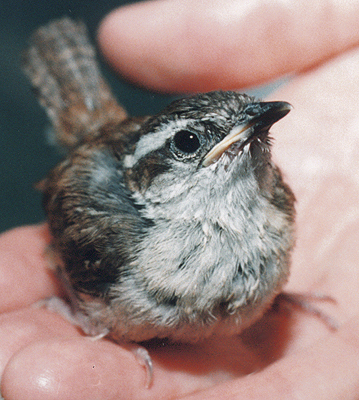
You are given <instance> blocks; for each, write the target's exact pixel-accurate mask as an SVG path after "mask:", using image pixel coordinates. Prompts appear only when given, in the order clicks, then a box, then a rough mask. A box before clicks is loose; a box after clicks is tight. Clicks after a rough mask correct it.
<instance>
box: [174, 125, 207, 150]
mask: <svg viewBox="0 0 359 400" xmlns="http://www.w3.org/2000/svg"><path fill="white" fill-rule="evenodd" d="M173 142H174V145H175V146H176V148H177V149H178V150H180V151H182V152H183V153H187V154H193V153H195V152H196V151H197V150H198V149H199V147H200V146H201V143H200V141H199V138H198V136H197V135H196V134H195V133H193V132H190V131H186V130H182V131H179V132H177V133H176V134H175V136H174V138H173Z"/></svg>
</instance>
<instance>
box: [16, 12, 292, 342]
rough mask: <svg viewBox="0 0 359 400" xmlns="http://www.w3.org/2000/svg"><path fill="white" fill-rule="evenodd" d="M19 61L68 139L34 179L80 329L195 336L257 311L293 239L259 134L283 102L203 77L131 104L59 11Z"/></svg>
mask: <svg viewBox="0 0 359 400" xmlns="http://www.w3.org/2000/svg"><path fill="white" fill-rule="evenodd" d="M24 70H25V72H26V74H27V75H28V77H29V78H30V80H31V82H32V85H33V87H34V88H35V89H36V92H37V94H38V96H39V99H40V103H41V104H42V105H43V106H44V107H45V109H46V111H47V114H48V116H49V118H50V120H51V122H52V124H53V127H54V131H55V134H56V138H57V141H58V142H59V143H60V144H61V145H62V146H64V147H65V148H66V149H67V156H66V158H65V159H64V160H63V161H62V162H61V163H60V164H59V165H57V166H56V167H55V168H54V169H53V170H52V171H51V172H50V173H49V175H48V176H47V177H46V178H45V179H44V181H43V182H42V189H43V192H44V207H45V210H46V214H47V218H48V223H49V226H50V229H51V232H52V235H53V250H54V252H55V254H56V255H57V259H58V260H59V261H58V267H59V275H60V276H61V279H62V281H63V284H64V285H65V287H66V289H67V291H68V293H69V296H70V299H71V302H72V306H73V311H74V315H76V317H77V319H78V321H79V323H80V325H81V326H82V328H83V330H84V331H85V332H86V333H88V334H91V335H108V336H110V337H112V338H114V339H116V340H125V341H135V342H140V341H144V340H148V339H151V338H155V337H158V338H169V339H171V340H174V341H184V342H194V341H197V340H201V339H204V338H206V337H208V336H210V335H213V334H216V335H232V334H236V333H239V332H241V331H242V330H243V329H244V328H246V327H248V326H249V325H251V324H252V323H253V322H254V321H256V320H257V319H258V318H259V317H261V316H262V314H263V313H264V311H265V310H266V309H267V308H268V307H269V306H270V305H271V303H272V302H273V299H274V298H275V296H276V295H277V294H278V293H280V292H281V289H282V287H283V285H284V283H285V282H286V281H287V278H288V273H289V266H290V255H291V250H292V248H293V244H294V233H293V232H294V216H295V210H294V196H293V194H292V192H291V190H290V188H289V187H288V185H286V184H285V183H284V181H283V178H282V175H281V172H280V170H279V168H278V167H277V166H276V165H275V164H274V163H273V162H272V160H271V151H270V147H271V146H270V138H269V136H268V131H269V129H270V127H271V126H272V125H273V124H274V123H275V122H277V121H278V120H280V119H281V118H283V117H284V116H285V115H286V114H287V113H288V112H289V111H290V109H291V106H290V105H289V104H288V103H286V102H261V101H257V100H255V99H254V98H253V97H250V96H247V95H245V94H240V93H237V92H234V91H226V92H225V91H214V92H210V93H204V94H197V95H193V96H189V97H186V98H183V99H180V100H177V101H174V102H173V103H172V104H170V105H169V106H168V107H166V108H165V109H164V110H163V111H162V112H160V113H159V114H157V115H155V116H152V117H143V118H129V117H127V115H126V113H125V111H124V110H123V108H122V107H120V106H119V105H118V103H117V102H116V100H115V99H114V97H113V96H112V94H111V92H110V89H109V88H108V86H107V84H106V83H105V81H104V79H103V78H102V77H101V74H100V71H99V67H98V65H97V62H96V60H95V51H94V48H93V47H92V45H91V44H90V42H89V39H88V37H87V33H86V28H85V26H84V25H83V24H82V23H80V22H74V21H72V20H70V19H69V18H64V19H60V20H57V21H53V22H51V23H49V24H48V25H46V26H44V27H41V28H40V29H38V30H37V31H36V32H35V33H34V34H33V36H32V37H31V40H30V45H29V48H28V49H27V51H26V53H25V55H24Z"/></svg>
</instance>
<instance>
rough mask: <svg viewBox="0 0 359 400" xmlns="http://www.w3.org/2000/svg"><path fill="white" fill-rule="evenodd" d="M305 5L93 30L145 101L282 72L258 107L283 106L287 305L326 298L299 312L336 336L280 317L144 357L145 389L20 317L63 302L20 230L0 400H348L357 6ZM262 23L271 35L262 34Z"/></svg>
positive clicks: (277, 132)
mask: <svg viewBox="0 0 359 400" xmlns="http://www.w3.org/2000/svg"><path fill="white" fill-rule="evenodd" d="M312 3H313V4H310V5H308V2H304V1H303V2H300V1H294V0H293V1H289V0H288V1H286V2H283V1H279V0H278V1H272V2H265V1H254V0H253V1H247V2H239V1H234V0H227V1H209V0H202V1H197V2H195V1H193V2H188V1H179V0H174V1H160V2H159V1H151V2H149V3H143V4H138V5H134V6H131V7H126V8H123V9H121V10H118V11H115V12H114V13H112V14H111V15H110V16H109V17H107V19H105V21H104V22H103V24H102V25H101V27H100V30H99V43H100V46H101V48H102V50H103V53H104V54H105V56H106V57H107V58H108V59H109V62H110V63H111V64H112V66H114V67H115V68H116V69H117V70H118V71H120V72H122V73H123V74H124V75H125V76H127V77H128V78H130V79H131V80H133V81H135V82H137V83H139V84H142V85H144V86H147V87H151V88H157V89H158V90H166V91H178V90H179V89H182V90H186V91H190V90H212V89H218V88H225V89H230V88H232V89H234V88H239V87H244V86H246V85H250V84H253V83H259V82H264V81H266V80H267V79H269V78H274V77H279V76H282V75H284V74H288V73H293V72H296V75H295V76H294V77H293V78H292V79H291V81H290V83H289V84H287V85H286V86H285V87H283V88H282V89H281V90H279V91H277V92H276V93H274V94H273V95H272V96H271V99H276V100H285V101H289V102H290V103H291V104H292V105H293V106H294V109H293V110H292V111H291V113H290V114H289V115H288V116H287V117H286V118H284V119H283V120H282V121H280V122H278V123H277V124H276V125H275V126H273V128H272V133H273V135H272V136H273V137H274V138H275V143H274V146H273V153H274V158H275V160H276V162H277V164H278V165H280V167H281V169H282V170H283V172H284V174H285V176H286V180H287V181H288V182H289V183H290V185H291V187H292V189H293V191H294V192H295V194H296V197H297V214H298V215H297V245H296V248H295V251H294V253H293V263H292V272H291V277H290V280H289V282H288V285H287V286H286V287H285V290H286V291H290V292H296V293H301V294H303V293H320V294H324V295H327V296H330V297H331V298H332V299H334V300H335V302H333V301H315V302H314V303H313V304H315V306H316V307H318V308H319V309H321V310H322V311H323V312H324V313H325V314H326V315H328V316H330V317H331V318H332V320H333V321H335V322H336V323H337V324H338V329H337V330H335V331H334V330H331V329H329V327H328V326H327V325H326V324H325V323H324V322H323V320H321V319H319V318H316V317H315V316H313V315H311V314H310V313H306V312H303V310H299V309H296V308H286V307H285V305H283V304H279V305H278V307H275V308H273V309H272V310H270V311H269V312H268V313H267V314H266V315H265V316H264V317H263V318H262V319H261V320H260V321H259V322H257V323H256V324H255V325H254V326H253V327H251V328H250V329H249V330H248V331H246V332H245V333H244V334H242V335H241V336H238V337H233V338H228V339H223V338H212V339H210V340H208V341H206V342H204V343H199V344H196V345H181V344H176V345H169V344H164V343H163V344H162V343H152V344H150V345H148V346H146V347H147V348H148V350H149V352H150V354H151V357H152V359H153V362H154V381H153V385H152V387H151V388H150V389H146V388H145V379H146V376H145V372H144V369H143V368H142V367H141V366H140V365H139V363H138V361H137V360H136V359H135V357H134V355H133V353H132V352H131V348H130V347H131V346H128V345H126V346H122V345H119V344H116V343H112V342H110V341H107V340H98V341H93V340H91V339H90V338H87V337H84V336H83V335H82V334H81V332H79V331H78V330H77V329H76V328H75V327H73V326H72V325H71V324H69V323H68V322H67V321H65V320H64V319H63V318H62V317H61V316H59V315H58V314H56V313H53V312H50V311H48V310H46V309H45V308H41V307H34V306H33V303H35V302H37V301H38V300H41V299H44V298H46V297H48V296H51V295H57V296H61V290H60V289H59V287H58V285H57V283H56V280H54V278H53V277H52V275H51V273H50V272H49V270H48V266H47V261H46V257H45V256H44V252H45V249H46V246H47V244H48V243H49V241H50V235H49V233H48V231H47V227H46V225H40V226H32V227H22V228H18V229H15V230H12V231H9V232H7V233H4V234H3V235H1V236H0V277H1V278H0V285H1V286H0V288H1V290H0V310H1V311H2V314H1V315H0V343H1V346H0V371H1V376H2V379H1V390H2V394H3V396H4V397H5V398H6V399H7V400H12V399H16V400H21V399H26V400H31V399H36V400H41V399H46V400H51V399H57V400H61V399H66V400H68V399H70V398H71V399H72V400H80V399H84V400H85V399H86V400H87V399H106V400H112V399H116V400H118V399H172V398H185V399H192V400H195V399H196V400H200V399H218V398H220V399H231V398H239V397H240V398H241V399H243V400H246V399H263V398H265V399H276V400H277V399H297V398H298V399H299V398H300V399H314V398H315V399H349V400H350V399H356V398H357V397H358V394H359V369H358V367H357V366H358V363H359V315H358V314H359V290H358V287H359V268H358V259H359V246H358V243H359V206H358V204H359V172H358V171H359V161H358V156H357V154H358V151H359V134H358V130H359V105H358V93H359V68H358V67H359V49H358V48H356V45H357V44H358V41H359V40H358V37H357V36H358V33H357V25H355V24H354V21H355V20H356V21H357V20H358V17H359V3H358V2H357V1H352V2H345V3H344V2H341V3H340V2H339V0H338V1H337V2H335V1H331V2H329V1H317V2H312ZM339 3H340V4H339ZM244 5H245V9H244ZM308 7H311V8H312V11H313V12H310V10H308ZM225 10H230V11H227V12H226V11H225ZM263 10H265V12H264V11H263ZM149 16H153V19H152V18H151V19H150V18H149ZM209 16H211V17H209ZM266 16H268V18H269V17H270V18H269V20H270V21H273V18H274V17H275V18H274V20H275V24H274V25H273V22H271V24H269V25H268V26H263V24H265V23H266ZM209 18H212V20H209ZM153 21H155V23H154V22H153ZM324 21H326V22H325V23H324ZM194 24H195V25H196V26H195V27H193V25H194ZM354 25H355V26H354ZM259 26H261V29H259V28H258V27H259ZM243 27H245V29H244V28H243ZM271 29H273V30H274V32H272V33H271V35H270V38H268V32H270V30H271ZM209 31H210V32H209ZM244 32H245V33H244ZM283 32H286V39H285V40H283V38H281V35H283ZM208 35H210V36H208ZM276 39H278V40H276ZM216 41H217V43H216ZM222 42H225V43H224V44H223V46H224V47H222V45H221V43H222ZM175 43H179V46H177V47H176V48H175V49H173V46H174V44H175ZM228 43H230V44H231V46H236V48H235V51H230V49H229V47H228V46H229V45H228ZM208 46H211V51H209V50H208ZM188 48H190V56H188V51H187V50H188ZM209 53H210V54H209ZM142 57H144V59H145V61H146V65H145V64H144V63H143V62H142V61H141V60H143V58H142ZM186 57H190V60H188V59H187V60H186ZM181 60H182V61H181ZM268 60H269V64H268V63H267V61H268ZM180 61H181V62H180ZM185 61H186V62H185ZM189 61H191V62H189ZM138 62H139V63H140V64H141V63H143V65H142V66H141V65H137V64H136V63H138ZM314 65H315V67H314ZM253 372H255V373H253Z"/></svg>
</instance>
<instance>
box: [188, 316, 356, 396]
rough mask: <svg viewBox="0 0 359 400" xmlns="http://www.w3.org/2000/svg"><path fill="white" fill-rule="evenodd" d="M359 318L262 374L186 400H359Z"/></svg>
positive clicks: (209, 390) (225, 384)
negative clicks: (235, 399)
mask: <svg viewBox="0 0 359 400" xmlns="http://www.w3.org/2000/svg"><path fill="white" fill-rule="evenodd" d="M358 321H359V319H358V316H356V317H355V318H354V319H353V320H351V321H350V322H349V323H347V324H346V325H345V326H343V327H342V328H341V329H340V330H339V331H338V332H337V333H336V334H331V335H329V336H328V337H327V339H326V340H323V339H322V340H320V341H319V342H316V343H315V344H313V345H312V346H310V347H309V348H307V349H305V350H303V351H302V352H301V353H298V352H297V353H296V354H292V356H290V357H284V358H283V359H282V360H280V361H279V362H277V363H274V364H272V365H271V366H270V367H268V368H266V369H264V370H263V371H261V372H260V373H257V374H252V375H248V376H247V377H245V378H244V379H241V380H233V381H230V382H226V383H224V384H222V385H218V386H216V387H214V388H211V389H208V390H206V391H203V392H199V393H197V394H194V395H191V396H187V397H185V398H183V400H184V399H186V400H200V399H208V400H211V399H219V398H221V399H227V398H228V399H229V398H231V399H232V398H240V399H243V400H246V399H251V400H255V399H268V400H271V399H273V400H274V399H275V400H278V399H299V398H300V399H347V400H350V399H353V400H354V399H356V398H357V394H358V382H359V369H358V363H359V341H358V337H359V336H358V332H359V322H358Z"/></svg>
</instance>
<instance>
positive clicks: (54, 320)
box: [0, 307, 80, 376]
mask: <svg viewBox="0 0 359 400" xmlns="http://www.w3.org/2000/svg"><path fill="white" fill-rule="evenodd" d="M69 335H72V336H80V333H79V331H78V329H77V328H76V327H74V326H73V325H71V324H69V323H68V322H67V321H66V320H64V319H63V318H62V317H61V316H60V315H58V314H56V313H53V312H50V311H47V310H46V309H45V308H33V307H27V308H22V309H21V310H18V311H13V312H9V313H5V314H1V315H0V343H1V346H0V376H2V374H3V371H4V369H5V366H6V365H7V363H8V361H9V360H10V359H11V357H12V356H13V355H14V354H16V353H17V352H18V351H19V350H21V349H22V348H24V347H26V346H28V345H30V344H31V343H33V342H38V341H41V340H46V339H49V338H53V337H54V336H55V337H59V336H60V337H61V336H69Z"/></svg>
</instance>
